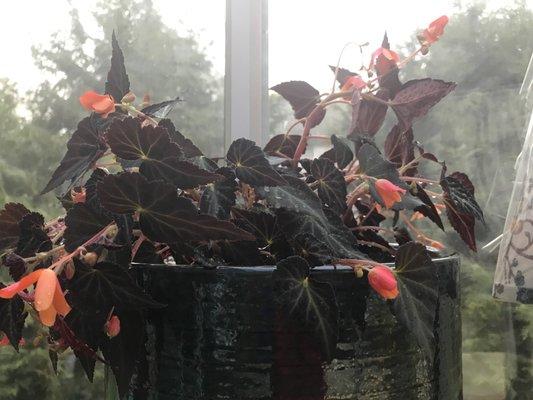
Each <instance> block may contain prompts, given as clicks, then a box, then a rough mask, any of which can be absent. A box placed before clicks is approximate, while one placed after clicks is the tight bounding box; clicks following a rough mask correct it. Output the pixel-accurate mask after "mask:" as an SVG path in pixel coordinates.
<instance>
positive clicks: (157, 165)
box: [139, 158, 223, 189]
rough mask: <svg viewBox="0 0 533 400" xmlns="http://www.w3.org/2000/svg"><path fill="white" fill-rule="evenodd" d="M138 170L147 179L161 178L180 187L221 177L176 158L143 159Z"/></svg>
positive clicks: (192, 185)
mask: <svg viewBox="0 0 533 400" xmlns="http://www.w3.org/2000/svg"><path fill="white" fill-rule="evenodd" d="M139 172H140V173H141V174H142V175H144V176H145V177H146V178H148V179H149V180H157V179H163V180H164V181H166V182H168V183H171V184H173V185H175V186H177V187H179V188H180V189H192V188H195V187H197V186H198V185H205V184H208V183H211V182H215V181H218V180H221V179H223V176H222V175H218V174H215V173H212V172H209V171H206V170H205V169H202V168H200V167H197V166H196V165H195V164H193V163H191V162H189V161H182V160H178V159H177V158H165V159H162V160H152V159H151V160H144V161H143V162H142V164H141V167H140V168H139Z"/></svg>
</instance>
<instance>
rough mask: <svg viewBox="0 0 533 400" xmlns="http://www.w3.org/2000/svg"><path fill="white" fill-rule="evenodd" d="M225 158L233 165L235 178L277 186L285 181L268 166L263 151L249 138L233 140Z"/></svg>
mask: <svg viewBox="0 0 533 400" xmlns="http://www.w3.org/2000/svg"><path fill="white" fill-rule="evenodd" d="M226 158H227V159H228V161H229V162H230V163H231V164H232V165H233V166H234V167H235V174H236V175H237V178H239V180H241V181H243V182H244V183H247V184H249V185H252V186H278V185H284V184H285V183H286V182H285V180H284V179H283V178H282V177H281V175H280V174H278V173H277V172H276V171H275V170H274V168H272V167H271V166H270V164H269V162H268V160H267V158H266V157H265V153H263V151H262V150H261V149H260V148H259V147H257V146H256V145H255V143H254V142H252V141H251V140H248V139H245V138H241V139H237V140H235V141H234V142H233V143H232V144H231V146H230V148H229V150H228V154H227V155H226Z"/></svg>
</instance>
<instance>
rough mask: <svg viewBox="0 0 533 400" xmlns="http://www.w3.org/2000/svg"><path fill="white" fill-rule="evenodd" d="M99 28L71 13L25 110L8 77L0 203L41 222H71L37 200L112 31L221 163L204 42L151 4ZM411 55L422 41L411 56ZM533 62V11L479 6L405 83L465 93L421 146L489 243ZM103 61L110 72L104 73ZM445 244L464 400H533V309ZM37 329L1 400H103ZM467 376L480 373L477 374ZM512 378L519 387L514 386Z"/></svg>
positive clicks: (1, 379)
mask: <svg viewBox="0 0 533 400" xmlns="http://www.w3.org/2000/svg"><path fill="white" fill-rule="evenodd" d="M94 18H95V20H96V23H97V24H98V25H100V26H102V29H103V32H104V35H103V37H102V38H101V39H95V38H92V37H90V36H89V35H88V34H87V32H86V30H85V28H84V26H83V24H82V22H81V21H80V18H79V15H78V13H77V11H76V10H75V9H73V10H72V11H71V22H72V24H71V31H70V34H69V35H68V37H67V38H66V39H59V38H58V37H55V38H52V40H51V41H50V42H49V43H48V44H47V45H46V46H45V47H42V48H36V49H34V59H35V62H36V64H37V65H38V66H39V68H40V69H41V70H42V71H43V73H44V72H46V73H48V74H49V75H53V76H55V77H57V78H58V79H57V80H55V81H53V82H50V81H45V82H43V84H42V85H41V86H40V87H39V89H38V90H36V91H34V92H32V93H28V94H27V95H26V96H24V97H23V98H21V97H20V94H19V93H18V92H17V90H16V87H15V86H14V85H13V84H12V83H10V82H8V81H7V80H5V79H0V144H1V145H0V203H2V204H3V203H5V202H7V201H19V202H22V203H24V204H26V205H27V206H29V207H30V208H39V209H41V210H43V211H44V212H45V214H46V215H47V216H48V217H51V216H54V215H56V214H57V213H59V212H60V208H59V205H58V203H57V200H56V199H55V197H54V195H53V194H49V195H46V196H42V197H40V196H37V193H38V192H39V191H40V189H42V187H44V185H45V183H46V181H47V179H48V177H49V175H50V173H51V172H52V170H53V169H54V168H55V166H56V165H57V162H58V161H59V159H60V158H61V156H62V155H63V152H64V143H66V141H67V140H68V137H69V134H70V132H72V130H73V129H74V128H75V125H76V123H77V121H79V119H80V118H81V116H82V115H84V111H83V110H81V108H80V107H79V106H78V97H79V95H80V94H81V92H82V91H84V90H86V89H88V88H91V89H98V88H100V87H101V86H103V83H102V82H103V80H104V76H105V72H106V71H107V68H108V65H107V62H108V61H107V60H108V59H109V57H108V53H109V46H108V43H109V41H110V35H111V31H112V29H114V28H116V29H117V32H118V33H119V39H120V42H121V46H122V48H123V50H124V53H125V58H126V60H127V61H126V62H127V67H128V72H129V74H130V80H131V81H132V82H133V87H134V88H135V89H136V94H137V95H138V96H142V95H144V94H145V93H148V94H152V93H157V96H158V97H157V98H154V99H153V100H154V101H160V100H166V99H169V98H173V97H175V96H176V95H179V96H180V97H182V98H184V99H185V100H186V101H185V102H183V103H181V104H180V105H179V106H178V107H177V108H176V110H175V111H174V112H173V114H172V115H171V118H172V119H173V120H174V122H175V123H176V126H177V127H179V129H180V130H181V131H182V132H183V133H184V134H186V135H188V136H191V137H194V138H195V141H196V142H198V144H199V145H200V147H201V148H202V149H203V150H205V151H206V152H207V153H208V154H211V155H214V156H215V155H220V153H221V149H222V143H223V140H222V139H223V133H222V130H223V115H222V110H223V107H222V101H223V85H222V80H221V78H220V77H216V76H215V75H214V73H213V71H212V66H211V64H210V62H209V61H208V59H207V57H206V55H205V54H204V53H203V50H202V49H200V47H199V46H198V43H197V41H196V40H195V38H194V36H180V35H178V34H177V33H176V32H175V31H173V30H172V29H170V28H168V27H166V26H165V25H164V24H163V23H162V21H161V16H160V15H159V14H157V12H156V11H155V10H154V8H153V7H151V2H150V1H149V0H138V1H128V0H111V1H106V2H102V3H100V5H99V6H98V8H97V9H96V11H95V14H94ZM391 39H393V38H391ZM339 40H342V38H340V39H339ZM414 43H416V39H415V37H414V34H413V40H412V42H410V43H406V44H405V45H404V52H405V53H407V52H408V51H409V49H411V48H412V47H413V46H414ZM532 50H533V12H532V11H531V9H529V8H528V7H527V6H526V3H525V2H517V3H516V4H515V5H514V6H513V7H511V8H507V9H504V10H499V11H495V12H487V11H486V10H485V9H484V7H483V6H482V5H475V6H469V7H468V8H464V9H462V10H461V11H459V12H458V13H457V14H456V15H454V16H453V18H452V19H451V22H450V24H449V26H448V27H447V28H446V34H445V35H444V36H443V38H442V39H441V40H440V41H439V43H438V44H437V45H436V46H435V48H434V49H432V51H431V53H430V54H429V55H428V56H427V57H424V58H423V59H421V60H420V61H416V62H415V63H413V64H412V65H411V66H409V67H408V68H407V69H406V70H405V71H403V72H402V75H404V76H405V77H408V79H412V78H414V77H419V76H420V77H422V76H428V75H429V76H434V77H437V78H441V79H445V80H453V81H456V82H458V88H457V90H456V91H455V92H454V93H453V94H452V95H450V96H448V98H447V99H445V100H444V101H443V102H442V104H440V105H439V106H438V107H437V108H438V109H437V110H435V111H434V112H433V113H430V114H429V115H428V116H427V117H426V118H425V119H424V120H422V121H420V122H418V123H417V124H416V125H415V127H414V129H415V137H416V138H417V139H418V140H419V141H421V142H422V143H423V144H424V146H425V148H426V149H427V150H429V151H431V152H434V153H435V154H438V155H439V157H441V158H442V159H444V160H446V161H447V164H448V165H449V166H450V169H451V170H452V171H453V170H460V171H464V172H466V173H467V174H468V175H469V176H470V178H471V180H472V181H473V182H474V183H475V185H476V197H477V198H478V201H479V203H480V204H481V206H482V207H483V209H484V212H485V214H486V218H487V226H486V227H483V226H480V227H479V229H478V232H477V234H478V237H479V238H480V242H482V243H483V242H488V241H490V240H491V239H492V238H494V237H495V236H497V235H498V234H499V233H500V229H501V227H502V226H503V222H504V219H505V213H506V209H507V202H508V197H509V194H510V191H511V189H512V177H513V167H514V161H515V159H516V156H517V154H518V153H519V151H520V148H521V145H522V139H523V133H524V125H525V123H526V119H527V118H529V115H530V112H531V110H529V109H527V108H526V107H525V102H524V99H523V98H521V97H520V96H519V95H518V90H519V88H520V85H521V83H522V80H523V77H524V74H525V70H526V67H527V65H528V62H529V59H530V57H531V53H532ZM95 60H96V61H97V63H98V62H99V60H105V61H102V62H101V63H100V64H96V65H95V64H94V61H95ZM270 99H271V105H270V111H271V121H270V132H271V133H272V134H275V133H280V132H283V130H284V129H283V128H284V126H285V123H286V121H288V120H290V110H289V109H288V107H287V105H286V104H285V103H284V102H283V101H282V100H281V99H280V98H279V97H278V96H275V95H271V96H270ZM21 106H23V107H25V108H26V109H27V110H29V114H30V116H31V118H29V119H25V118H22V117H21V116H20V113H19V112H18V111H19V110H20V107H21ZM328 114H329V115H328V118H327V121H326V123H325V124H322V125H321V126H320V132H319V133H320V134H327V135H329V134H337V135H343V134H344V133H345V132H346V130H347V126H348V124H349V115H348V113H347V112H346V111H345V110H343V109H341V108H339V109H336V110H334V111H333V112H328ZM378 140H379V139H378ZM381 140H383V138H381ZM435 234H437V235H439V233H438V232H436V233H435ZM441 239H442V240H443V241H444V242H446V244H447V245H448V246H449V247H450V248H453V249H459V251H460V252H461V253H462V254H463V256H464V257H463V272H462V275H463V276H462V285H463V289H462V296H463V350H464V352H465V381H466V382H465V383H466V385H465V395H466V398H467V399H478V398H479V399H481V398H483V399H490V398H491V397H490V396H494V393H495V391H497V390H499V389H500V388H501V387H502V386H503V385H504V382H507V389H508V390H507V393H508V394H507V396H508V397H507V398H509V399H526V397H523V396H527V394H525V395H524V394H522V395H521V394H520V393H526V392H524V388H525V390H528V389H527V388H528V387H533V382H532V381H531V380H532V379H533V378H532V376H533V374H532V366H531V363H532V359H531V349H532V347H533V345H532V342H533V339H532V335H533V334H532V333H531V332H532V331H533V329H531V326H532V325H531V323H532V321H533V319H532V313H533V312H532V310H531V307H529V309H528V308H527V307H516V306H513V307H509V306H507V305H504V304H501V303H496V302H495V301H493V300H492V298H491V296H490V292H491V284H492V274H493V269H494V265H495V261H496V254H494V253H492V254H490V253H486V252H480V253H479V254H477V255H475V254H473V253H471V252H469V251H468V250H467V249H466V248H465V247H464V246H463V245H462V243H461V242H460V240H457V238H455V236H454V235H450V236H444V237H441ZM480 247H481V246H480ZM512 319H516V320H520V321H525V322H524V325H523V327H522V329H521V330H520V332H519V333H518V338H519V339H518V342H520V343H522V344H524V343H525V345H524V346H525V349H527V348H529V354H528V353H527V351H526V352H525V353H520V354H518V358H519V359H521V360H518V361H517V359H516V358H515V356H514V355H513V354H512V353H511V355H507V356H505V355H504V351H505V349H506V348H508V343H507V341H508V339H509V338H510V337H512V338H515V339H516V334H517V333H516V332H514V331H512V332H511V331H510V330H511V329H512V327H513V325H512V324H509V321H510V320H512ZM515 326H517V325H515ZM36 329H37V328H36V327H30V328H29V329H28V331H27V332H26V337H27V338H28V339H27V340H28V344H27V345H26V346H25V347H24V349H23V350H21V353H22V357H20V356H18V355H16V354H15V353H14V351H13V350H12V349H10V348H0V399H6V400H20V399H28V398H31V397H32V395H34V394H36V393H39V394H40V398H41V399H43V400H46V399H58V398H62V399H93V398H102V396H103V387H104V385H103V372H102V371H101V370H100V371H99V372H98V373H97V376H96V378H95V380H96V381H97V382H96V384H95V385H90V384H88V383H87V382H86V379H85V377H84V376H83V372H82V370H81V368H80V367H79V365H77V364H76V363H75V362H74V359H73V357H71V356H70V355H69V354H68V353H67V354H65V355H64V356H63V357H62V358H63V360H62V362H61V363H60V370H61V371H60V374H59V376H58V377H57V378H56V377H55V375H54V374H53V372H52V369H51V366H50V363H49V360H48V354H47V352H46V351H45V350H44V349H43V348H42V346H40V345H39V344H38V343H33V339H34V338H35V337H36V336H38V332H37V331H36ZM514 341H515V342H516V341H517V340H514ZM528 346H529V347H528ZM480 354H482V355H483V356H479V355H480ZM470 365H472V366H473V368H467V367H468V366H470ZM517 365H519V367H517ZM504 366H505V367H506V369H507V371H508V374H509V375H510V376H508V378H509V379H507V381H506V380H505V376H504ZM516 371H518V372H516ZM530 384H531V386H529V385H530ZM493 398H497V397H493Z"/></svg>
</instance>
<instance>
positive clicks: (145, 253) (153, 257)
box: [132, 240, 164, 264]
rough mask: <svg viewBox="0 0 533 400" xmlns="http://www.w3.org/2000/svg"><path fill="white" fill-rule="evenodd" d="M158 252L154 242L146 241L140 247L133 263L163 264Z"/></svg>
mask: <svg viewBox="0 0 533 400" xmlns="http://www.w3.org/2000/svg"><path fill="white" fill-rule="evenodd" d="M156 250H157V249H156V247H155V246H154V244H153V243H152V242H149V241H147V240H145V241H143V242H142V243H141V245H140V246H139V249H138V250H137V253H135V257H134V258H133V260H132V262H134V263H139V264H163V261H164V260H163V258H162V257H161V255H160V254H158V253H157V251H156Z"/></svg>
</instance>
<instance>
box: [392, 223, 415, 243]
mask: <svg viewBox="0 0 533 400" xmlns="http://www.w3.org/2000/svg"><path fill="white" fill-rule="evenodd" d="M394 239H396V243H398V245H399V246H401V245H403V244H406V243H409V242H413V241H414V239H413V237H412V236H411V234H410V233H409V231H408V230H407V229H406V228H404V227H398V226H395V227H394Z"/></svg>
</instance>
